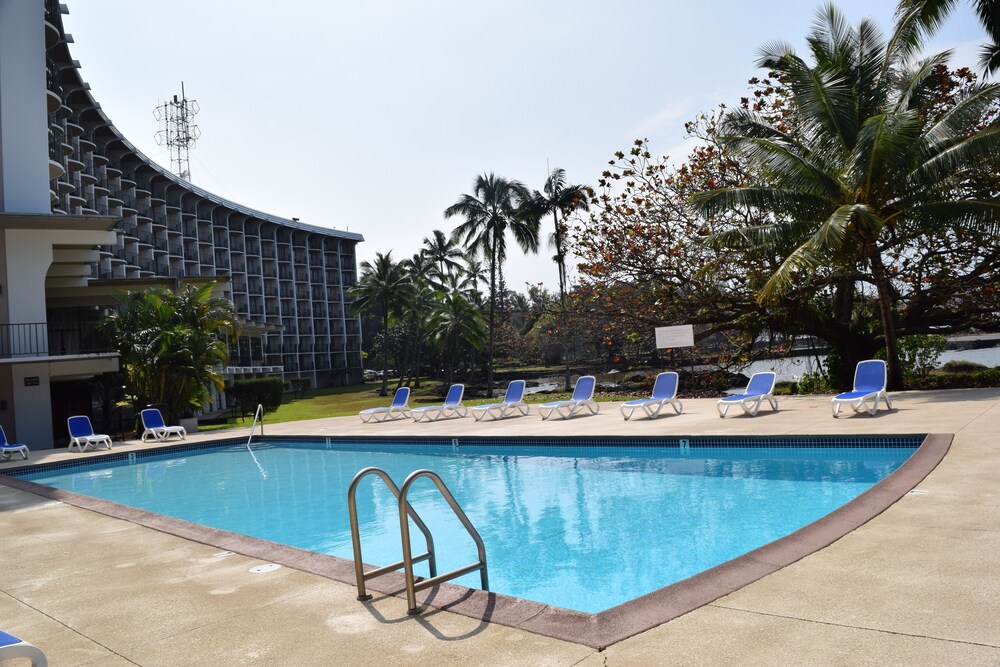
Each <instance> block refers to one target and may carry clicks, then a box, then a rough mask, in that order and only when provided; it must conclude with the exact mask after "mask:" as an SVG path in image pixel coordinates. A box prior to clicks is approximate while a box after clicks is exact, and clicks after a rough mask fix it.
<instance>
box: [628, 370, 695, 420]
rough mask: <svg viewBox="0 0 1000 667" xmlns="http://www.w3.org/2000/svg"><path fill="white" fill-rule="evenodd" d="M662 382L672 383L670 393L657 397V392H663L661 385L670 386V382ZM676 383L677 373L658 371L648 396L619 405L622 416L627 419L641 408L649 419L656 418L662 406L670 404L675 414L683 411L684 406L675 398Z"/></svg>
mask: <svg viewBox="0 0 1000 667" xmlns="http://www.w3.org/2000/svg"><path fill="white" fill-rule="evenodd" d="M664 383H673V391H672V392H671V393H670V395H669V396H664V395H661V396H660V397H659V398H657V393H660V394H663V393H664V392H663V390H662V387H664V386H666V387H670V386H671V385H670V384H664ZM677 385H678V380H677V373H675V372H673V371H665V372H663V373H660V374H659V375H657V376H656V382H654V383H653V392H652V393H651V394H650V397H649V398H641V399H637V400H634V401H625V402H624V403H622V407H621V411H622V417H624V418H625V421H628V420H629V419H631V418H632V415H633V414H635V411H636V410H640V409H641V410H642V411H643V412H645V413H646V416H647V417H649V418H650V419H656V418H657V417H659V416H660V410H662V409H663V406H665V405H670V406H672V407H673V408H674V412H676V413H677V414H680V413H682V412H684V406H683V405H681V402H680V401H679V400H677ZM657 389H660V392H657Z"/></svg>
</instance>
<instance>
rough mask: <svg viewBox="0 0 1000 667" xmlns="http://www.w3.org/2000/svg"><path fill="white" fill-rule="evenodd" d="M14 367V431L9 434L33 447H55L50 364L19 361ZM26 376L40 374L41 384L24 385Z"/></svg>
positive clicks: (12, 378) (12, 374)
mask: <svg viewBox="0 0 1000 667" xmlns="http://www.w3.org/2000/svg"><path fill="white" fill-rule="evenodd" d="M10 368H11V384H12V386H13V390H14V410H13V412H14V424H15V430H14V433H8V434H7V437H9V438H16V439H17V441H18V442H21V443H24V444H25V445H28V447H29V448H30V449H42V448H44V449H47V448H49V447H52V443H53V441H54V434H53V433H52V402H51V400H50V399H49V396H50V389H49V364H48V363H46V362H39V363H28V364H17V365H13V366H11V367H10ZM25 378H37V380H38V384H37V385H35V384H32V383H33V382H34V380H31V381H29V385H30V386H26V385H25Z"/></svg>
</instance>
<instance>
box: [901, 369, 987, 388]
mask: <svg viewBox="0 0 1000 667" xmlns="http://www.w3.org/2000/svg"><path fill="white" fill-rule="evenodd" d="M907 387H908V388H909V389H979V388H989V387H1000V368H987V369H985V370H981V371H975V372H973V373H951V374H948V375H928V376H927V377H922V378H913V379H912V380H911V381H910V382H908V383H907Z"/></svg>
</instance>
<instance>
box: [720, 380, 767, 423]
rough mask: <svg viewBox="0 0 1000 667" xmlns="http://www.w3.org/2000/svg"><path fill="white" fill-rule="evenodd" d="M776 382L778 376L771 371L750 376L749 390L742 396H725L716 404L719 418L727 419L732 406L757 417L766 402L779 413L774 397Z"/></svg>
mask: <svg viewBox="0 0 1000 667" xmlns="http://www.w3.org/2000/svg"><path fill="white" fill-rule="evenodd" d="M768 376H770V377H768ZM775 382H777V376H776V375H775V374H774V373H773V372H771V371H765V372H763V373H754V374H753V375H751V376H750V381H749V382H747V388H746V389H745V390H744V391H743V393H742V394H736V395H734V396H725V397H723V398H720V399H719V402H718V403H716V404H715V407H717V408H718V409H719V416H720V417H725V416H726V413H728V412H729V406H730V405H739V406H740V407H741V408H743V412H745V413H747V414H748V415H750V416H751V417H756V416H757V413H758V412H760V406H761V404H763V402H764V401H765V400H767V402H768V403H770V404H771V409H772V410H774V411H775V412H777V411H778V399H776V398H775V397H774V384H775Z"/></svg>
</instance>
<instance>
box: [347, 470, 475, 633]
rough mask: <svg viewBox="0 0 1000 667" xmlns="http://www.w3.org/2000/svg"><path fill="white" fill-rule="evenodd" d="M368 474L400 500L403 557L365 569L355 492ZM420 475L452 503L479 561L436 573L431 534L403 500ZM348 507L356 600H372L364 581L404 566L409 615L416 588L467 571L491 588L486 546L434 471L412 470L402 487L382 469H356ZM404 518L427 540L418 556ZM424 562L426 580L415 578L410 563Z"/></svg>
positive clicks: (413, 610)
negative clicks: (477, 574) (357, 470)
mask: <svg viewBox="0 0 1000 667" xmlns="http://www.w3.org/2000/svg"><path fill="white" fill-rule="evenodd" d="M368 475H377V476H378V477H379V479H381V480H382V481H383V482H385V485H386V486H387V487H388V488H389V490H390V491H392V495H394V496H395V497H396V500H397V501H398V502H399V534H400V537H401V539H402V541H403V560H401V561H399V562H398V563H393V564H392V565H385V566H383V567H380V568H376V569H374V570H370V571H368V572H365V571H364V567H363V562H364V561H362V559H361V532H360V530H359V528H358V507H357V502H356V500H355V495H356V494H357V490H358V484H359V483H360V482H361V480H362V479H364V478H365V477H367V476H368ZM421 477H426V478H428V479H430V480H431V481H432V482H434V485H435V486H437V488H438V491H439V492H440V493H441V496H442V497H444V499H445V500H446V501H448V505H449V506H451V511H452V512H454V513H455V516H456V517H458V520H459V521H461V522H462V525H463V526H464V527H465V530H466V532H468V533H469V537H471V538H472V540H473V541H474V542H475V543H476V549H477V550H478V556H479V560H478V561H476V562H475V563H470V564H469V565H465V566H464V567H460V568H458V569H457V570H452V571H451V572H446V573H444V574H441V575H439V574H438V573H437V559H436V557H435V554H434V537H433V536H432V535H431V532H430V530H429V529H428V528H427V525H426V524H425V523H424V521H423V519H421V518H420V515H419V514H417V511H416V510H415V509H413V506H412V505H410V503H409V501H408V500H407V499H406V496H407V494H408V493H409V491H410V487H411V486H413V483H414V482H415V481H417V480H418V479H420V478H421ZM347 509H348V512H349V513H350V515H351V543H352V544H353V546H354V574H355V576H356V577H357V580H358V599H359V600H371V599H372V596H371V595H369V594H368V591H367V589H366V588H365V582H366V581H368V580H369V579H374V578H375V577H379V576H382V575H383V574H387V573H389V572H394V571H396V570H398V569H399V568H401V567H402V568H403V576H404V578H405V579H406V605H407V613H408V614H411V615H412V614H417V613H419V611H420V610H419V609H418V608H417V591H422V590H424V589H425V588H430V587H431V586H436V585H438V584H440V583H442V582H445V581H449V580H451V579H455V578H456V577H460V576H462V575H464V574H468V573H470V572H475V571H476V570H479V580H480V583H481V584H482V589H483V590H484V591H488V590H490V585H489V576H488V574H487V571H486V547H485V546H484V545H483V538H481V537H480V536H479V533H478V532H477V531H476V528H475V526H473V525H472V522H471V521H469V517H467V516H466V515H465V512H464V511H462V508H461V506H459V504H458V502H457V501H456V500H455V497H454V496H453V495H451V491H449V490H448V487H447V486H445V483H444V482H443V481H441V478H440V477H439V476H438V475H437V474H436V473H434V472H432V471H430V470H415V471H414V472H412V473H410V475H409V476H408V477H407V478H406V479H405V480H404V481H403V486H402V488H399V487H397V486H396V484H395V483H394V482H393V481H392V478H391V477H389V474H388V473H387V472H385V471H384V470H382V469H381V468H365V469H364V470H361V471H359V472H358V474H357V475H355V476H354V479H353V480H351V486H350V487H349V488H348V490H347ZM407 517H409V518H410V519H413V523H414V524H416V526H417V528H418V529H420V532H421V533H423V534H424V539H425V540H426V542H427V551H425V552H424V553H422V554H419V555H417V556H414V555H413V553H412V551H411V547H410V522H409V521H408V520H407ZM425 560H426V561H427V566H428V568H429V569H430V575H431V576H430V577H429V578H427V579H421V580H420V581H416V579H415V577H414V576H413V564H414V563H419V562H421V561H425Z"/></svg>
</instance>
